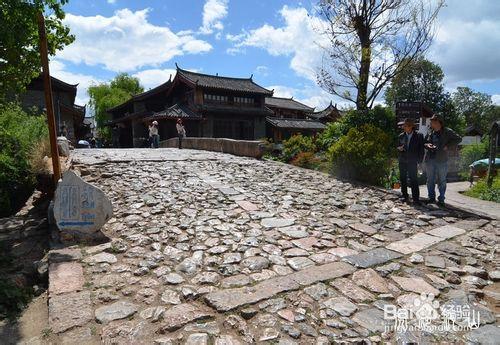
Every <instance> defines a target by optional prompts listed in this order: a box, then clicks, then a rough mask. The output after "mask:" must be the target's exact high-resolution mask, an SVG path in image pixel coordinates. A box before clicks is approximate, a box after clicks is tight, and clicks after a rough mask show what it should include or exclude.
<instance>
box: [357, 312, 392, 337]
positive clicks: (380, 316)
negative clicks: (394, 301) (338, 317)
mask: <svg viewBox="0 0 500 345" xmlns="http://www.w3.org/2000/svg"><path fill="white" fill-rule="evenodd" d="M352 319H353V321H354V322H356V323H358V324H359V325H361V326H362V327H364V328H366V329H368V330H370V331H372V332H377V333H378V332H380V333H382V332H384V331H385V325H386V323H387V322H386V320H384V312H383V311H382V310H379V309H377V308H370V309H365V310H361V311H358V312H357V313H356V314H354V316H353V317H352Z"/></svg>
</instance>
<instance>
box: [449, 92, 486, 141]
mask: <svg viewBox="0 0 500 345" xmlns="http://www.w3.org/2000/svg"><path fill="white" fill-rule="evenodd" d="M452 100H453V105H454V106H455V108H456V110H457V112H458V113H459V114H460V115H461V116H462V117H463V118H464V120H465V123H466V125H467V126H476V127H477V128H478V129H480V130H482V131H483V132H485V133H486V132H487V131H488V129H489V127H490V126H491V123H490V122H492V121H493V120H494V118H493V117H492V116H491V114H492V112H491V110H490V109H491V107H492V104H493V102H492V101H491V96H490V95H488V94H486V93H482V92H476V91H474V90H472V89H470V88H468V87H457V90H456V91H455V92H454V93H453V94H452Z"/></svg>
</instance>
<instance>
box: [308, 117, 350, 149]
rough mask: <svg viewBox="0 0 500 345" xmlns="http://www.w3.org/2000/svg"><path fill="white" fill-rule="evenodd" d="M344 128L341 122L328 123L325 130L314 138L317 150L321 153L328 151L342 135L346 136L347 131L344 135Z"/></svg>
mask: <svg viewBox="0 0 500 345" xmlns="http://www.w3.org/2000/svg"><path fill="white" fill-rule="evenodd" d="M345 128H346V126H345V125H344V123H343V122H342V120H340V121H336V122H330V123H328V124H327V125H326V128H325V129H324V130H323V131H322V132H321V133H320V134H319V135H318V137H317V138H316V146H317V147H318V149H319V150H322V151H326V150H328V148H329V147H330V146H332V145H333V144H335V142H336V141H337V140H339V138H340V137H341V136H342V135H344V134H347V131H346V133H344V130H345Z"/></svg>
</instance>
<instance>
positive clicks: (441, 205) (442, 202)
mask: <svg viewBox="0 0 500 345" xmlns="http://www.w3.org/2000/svg"><path fill="white" fill-rule="evenodd" d="M437 205H438V206H439V207H445V205H444V201H438V202H437Z"/></svg>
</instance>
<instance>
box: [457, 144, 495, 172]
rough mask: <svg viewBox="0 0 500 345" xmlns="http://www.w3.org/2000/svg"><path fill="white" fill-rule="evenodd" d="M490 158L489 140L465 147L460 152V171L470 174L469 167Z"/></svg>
mask: <svg viewBox="0 0 500 345" xmlns="http://www.w3.org/2000/svg"><path fill="white" fill-rule="evenodd" d="M488 157H489V143H488V140H487V139H486V140H483V141H481V142H480V143H479V144H474V145H468V146H465V147H464V148H463V149H462V150H461V151H460V171H461V172H462V173H464V174H466V175H468V174H469V165H471V164H472V163H474V162H475V161H477V160H480V159H484V158H488Z"/></svg>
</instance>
